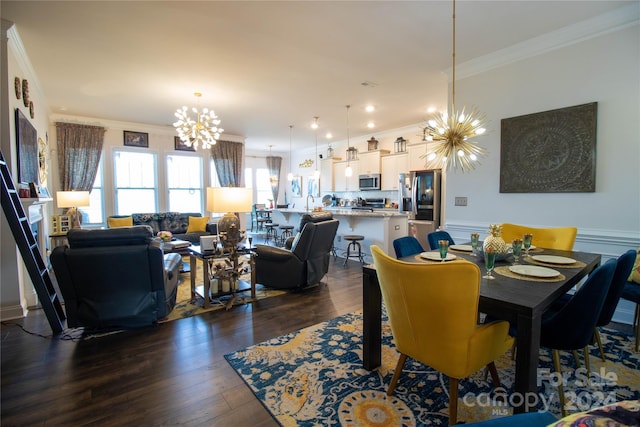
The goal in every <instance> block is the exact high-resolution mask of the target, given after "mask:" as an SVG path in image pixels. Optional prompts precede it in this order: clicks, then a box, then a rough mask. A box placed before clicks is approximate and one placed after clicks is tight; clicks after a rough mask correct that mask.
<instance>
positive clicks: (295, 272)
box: [254, 212, 339, 289]
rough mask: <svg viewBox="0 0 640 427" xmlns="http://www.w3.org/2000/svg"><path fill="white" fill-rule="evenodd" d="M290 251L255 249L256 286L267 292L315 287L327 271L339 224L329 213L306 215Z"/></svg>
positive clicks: (271, 248) (259, 246) (272, 248)
mask: <svg viewBox="0 0 640 427" xmlns="http://www.w3.org/2000/svg"><path fill="white" fill-rule="evenodd" d="M300 224H301V230H302V231H301V232H300V233H299V235H297V236H296V237H295V239H294V241H293V244H292V245H291V248H290V249H287V248H278V247H275V246H268V245H256V255H257V256H256V257H255V258H254V259H255V269H256V282H257V283H259V284H262V285H264V286H266V287H269V288H275V289H296V288H305V287H308V286H312V285H315V284H317V283H318V282H320V281H321V280H322V278H323V277H324V276H325V274H327V272H328V271H329V252H330V251H331V248H332V247H333V239H334V238H335V236H336V232H337V230H338V225H339V221H338V220H336V219H333V217H332V215H331V213H330V212H322V213H320V214H319V215H315V214H305V215H303V217H302V219H301V221H300Z"/></svg>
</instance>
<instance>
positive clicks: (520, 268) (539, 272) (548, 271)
mask: <svg viewBox="0 0 640 427" xmlns="http://www.w3.org/2000/svg"><path fill="white" fill-rule="evenodd" d="M509 271H512V272H514V273H517V274H520V275H522V276H530V277H540V278H545V279H548V278H551V277H556V276H559V275H560V272H559V271H557V270H554V269H552V268H547V267H538V266H535V265H512V266H510V267H509Z"/></svg>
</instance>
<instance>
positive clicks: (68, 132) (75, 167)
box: [56, 122, 105, 191]
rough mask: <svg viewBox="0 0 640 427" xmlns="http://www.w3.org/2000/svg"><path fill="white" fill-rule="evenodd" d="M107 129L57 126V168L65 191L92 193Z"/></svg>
mask: <svg viewBox="0 0 640 427" xmlns="http://www.w3.org/2000/svg"><path fill="white" fill-rule="evenodd" d="M104 133H105V128H103V127H100V126H89V125H80V124H73V123H61V122H57V123H56V138H57V141H58V168H59V171H58V172H59V174H60V189H61V190H62V191H69V190H78V191H91V189H92V188H93V182H94V181H95V179H96V173H97V172H98V165H99V164H100V156H101V155H102V144H103V142H104Z"/></svg>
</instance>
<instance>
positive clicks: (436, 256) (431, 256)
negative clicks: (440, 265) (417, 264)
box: [420, 252, 457, 261]
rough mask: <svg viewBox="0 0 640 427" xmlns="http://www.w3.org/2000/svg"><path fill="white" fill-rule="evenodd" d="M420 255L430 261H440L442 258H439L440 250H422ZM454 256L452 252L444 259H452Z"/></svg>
mask: <svg viewBox="0 0 640 427" xmlns="http://www.w3.org/2000/svg"><path fill="white" fill-rule="evenodd" d="M420 256H421V257H422V258H424V259H429V260H431V261H442V258H440V252H422V253H421V254H420ZM456 258H457V257H456V256H455V255H453V254H447V258H445V261H451V260H452V259H456Z"/></svg>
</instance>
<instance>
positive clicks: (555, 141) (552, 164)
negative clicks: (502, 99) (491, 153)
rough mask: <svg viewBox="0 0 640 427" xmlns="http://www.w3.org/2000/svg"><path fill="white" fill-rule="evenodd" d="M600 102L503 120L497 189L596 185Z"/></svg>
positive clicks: (571, 189)
mask: <svg viewBox="0 0 640 427" xmlns="http://www.w3.org/2000/svg"><path fill="white" fill-rule="evenodd" d="M597 115H598V103H597V102H592V103H589V104H583V105H577V106H573V107H566V108H560V109H557V110H550V111H544V112H540V113H534V114H527V115H524V116H518V117H511V118H507V119H502V120H501V134H500V192H501V193H578V192H585V193H586V192H594V191H595V190H596V125H597Z"/></svg>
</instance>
